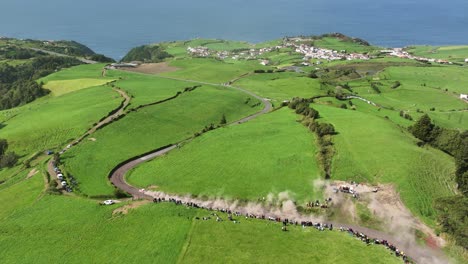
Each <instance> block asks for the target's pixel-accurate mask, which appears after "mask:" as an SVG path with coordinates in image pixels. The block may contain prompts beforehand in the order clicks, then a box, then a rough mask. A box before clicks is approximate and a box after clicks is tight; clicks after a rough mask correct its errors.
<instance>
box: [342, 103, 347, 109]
mask: <svg viewBox="0 0 468 264" xmlns="http://www.w3.org/2000/svg"><path fill="white" fill-rule="evenodd" d="M340 108H343V109H348V106H346V104H341V105H340Z"/></svg>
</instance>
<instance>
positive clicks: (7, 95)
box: [0, 56, 80, 110]
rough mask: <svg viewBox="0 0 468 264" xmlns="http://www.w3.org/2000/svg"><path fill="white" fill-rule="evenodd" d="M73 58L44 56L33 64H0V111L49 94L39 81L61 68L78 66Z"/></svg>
mask: <svg viewBox="0 0 468 264" xmlns="http://www.w3.org/2000/svg"><path fill="white" fill-rule="evenodd" d="M78 64H80V62H79V61H78V60H76V59H73V58H67V57H55V56H42V57H38V58H35V59H33V60H32V61H31V62H28V63H24V64H20V65H17V66H11V65H9V64H7V63H2V64H0V110H3V109H9V108H13V107H16V106H19V105H23V104H26V103H29V102H32V101H33V100H34V99H36V98H38V97H41V96H44V95H46V94H48V93H49V91H48V90H46V89H43V88H42V84H40V83H37V81H36V80H37V79H39V78H41V77H44V76H46V75H49V74H50V73H53V72H55V71H57V70H60V69H61V68H65V67H70V66H74V65H78Z"/></svg>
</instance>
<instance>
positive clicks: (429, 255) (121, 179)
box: [110, 77, 448, 263]
mask: <svg viewBox="0 0 468 264" xmlns="http://www.w3.org/2000/svg"><path fill="white" fill-rule="evenodd" d="M162 78H166V77H162ZM167 79H174V80H180V81H189V82H194V83H200V84H206V85H215V86H224V87H229V88H232V89H237V90H239V91H242V92H244V93H246V94H249V95H251V96H252V97H255V98H257V99H259V100H261V101H262V102H263V104H264V108H263V109H262V110H261V111H259V112H257V113H255V114H253V115H250V116H247V117H245V118H242V119H240V120H237V121H234V122H231V123H230V124H229V125H238V124H242V123H245V122H247V121H249V120H252V119H254V118H256V117H258V116H260V115H262V114H265V113H268V112H269V111H271V109H272V108H273V107H272V105H271V102H270V101H269V100H267V99H265V98H262V97H260V96H258V95H256V94H254V93H252V92H250V91H247V90H244V89H242V88H239V87H235V86H232V85H220V84H213V83H207V82H199V81H191V80H184V79H178V78H171V77H167ZM175 148H177V144H174V145H171V146H169V147H166V148H164V149H161V150H158V151H155V152H152V153H150V154H148V155H145V156H143V157H140V158H137V159H134V160H131V161H129V162H127V163H125V164H123V165H121V166H120V167H118V168H117V169H116V170H115V171H114V172H113V174H112V175H110V181H111V182H112V184H114V185H115V186H116V187H117V188H119V189H121V190H123V191H125V192H127V193H129V194H131V195H132V196H133V197H135V198H137V199H146V200H153V198H154V196H152V195H150V194H146V193H145V192H142V191H140V190H139V189H138V188H136V187H134V186H132V185H130V184H128V183H127V182H126V181H125V174H126V173H127V172H128V171H129V170H131V169H133V168H135V167H136V166H138V165H139V164H141V163H144V162H146V161H148V160H152V159H154V158H156V157H159V156H162V155H164V154H166V153H168V152H170V151H171V150H173V149H175ZM162 195H163V196H166V197H171V196H170V195H167V194H162ZM172 198H176V199H180V197H179V196H172ZM236 210H238V211H243V210H245V211H247V210H248V209H247V208H242V207H237V208H236ZM265 210H266V209H265ZM271 215H272V216H274V213H271ZM277 216H278V217H282V218H284V216H281V215H277ZM300 217H301V216H300ZM302 217H303V218H304V220H308V219H310V217H308V216H302ZM328 223H331V224H333V225H334V226H335V227H339V226H346V227H348V228H352V229H353V230H355V231H358V232H362V233H364V234H366V235H368V236H369V237H372V238H376V239H379V240H387V241H390V242H391V243H394V244H395V245H396V246H397V247H398V248H399V249H400V250H402V251H404V252H405V253H406V255H407V256H409V257H410V258H412V259H413V260H415V261H417V262H418V263H448V261H447V259H446V257H445V256H444V254H443V253H442V252H441V251H440V250H437V251H436V250H431V249H428V248H424V247H421V246H419V245H418V244H417V243H416V242H414V241H413V242H409V241H406V240H405V239H400V238H399V236H394V235H390V234H387V233H384V232H381V231H378V230H374V229H370V228H366V227H360V226H355V225H349V224H340V223H336V222H328ZM404 235H406V234H404Z"/></svg>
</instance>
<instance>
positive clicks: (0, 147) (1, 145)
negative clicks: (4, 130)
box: [0, 139, 8, 157]
mask: <svg viewBox="0 0 468 264" xmlns="http://www.w3.org/2000/svg"><path fill="white" fill-rule="evenodd" d="M7 149H8V142H7V140H6V139H0V157H1V156H3V154H5V152H6V150H7Z"/></svg>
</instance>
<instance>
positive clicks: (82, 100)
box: [0, 86, 122, 155]
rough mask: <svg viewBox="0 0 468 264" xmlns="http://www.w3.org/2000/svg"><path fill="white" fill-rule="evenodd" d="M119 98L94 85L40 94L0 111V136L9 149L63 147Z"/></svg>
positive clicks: (27, 151) (28, 151)
mask: <svg viewBox="0 0 468 264" xmlns="http://www.w3.org/2000/svg"><path fill="white" fill-rule="evenodd" d="M121 101H122V98H121V97H120V96H119V95H118V94H117V93H116V92H115V91H113V90H112V89H110V88H109V87H104V86H98V87H91V88H86V89H82V90H79V91H75V92H73V93H68V94H65V95H62V96H60V97H50V96H48V97H44V98H41V99H39V100H36V101H34V102H33V103H30V104H27V105H24V106H22V107H20V108H16V110H15V111H10V110H5V111H0V116H1V115H2V114H5V116H8V117H9V119H8V121H5V122H4V123H3V124H2V125H3V128H1V129H0V138H5V139H7V140H8V143H9V145H10V148H11V150H13V151H15V152H17V153H19V154H21V155H30V154H31V153H34V152H36V151H42V150H46V149H54V148H58V147H63V145H64V144H65V143H67V142H68V141H71V140H73V139H75V138H77V137H79V136H80V135H81V134H83V133H84V132H85V131H86V130H87V129H88V128H90V127H91V126H92V125H93V123H95V122H96V121H98V120H99V119H100V118H102V117H103V116H106V115H107V114H108V113H109V111H111V110H112V109H114V108H116V107H117V106H118V105H119V103H120V102H121Z"/></svg>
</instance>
